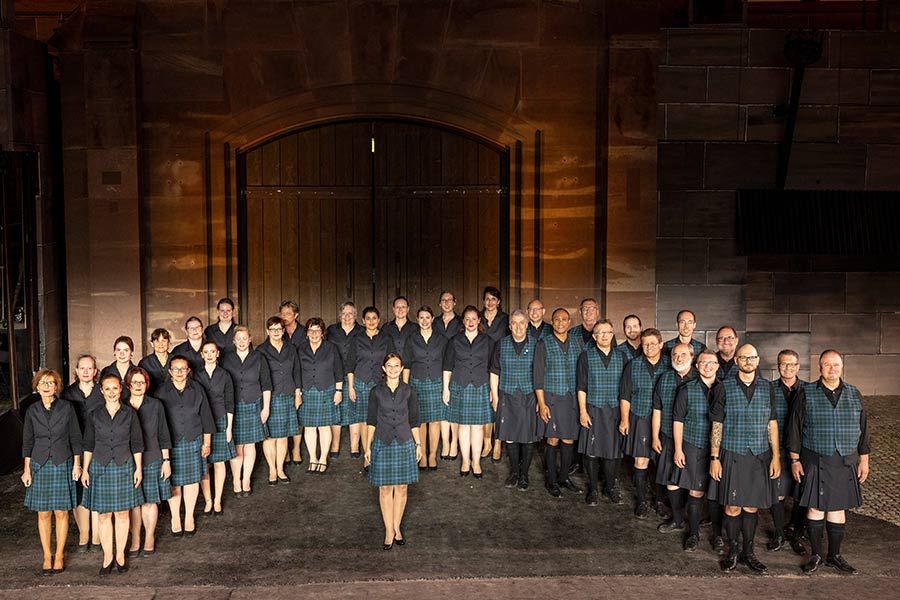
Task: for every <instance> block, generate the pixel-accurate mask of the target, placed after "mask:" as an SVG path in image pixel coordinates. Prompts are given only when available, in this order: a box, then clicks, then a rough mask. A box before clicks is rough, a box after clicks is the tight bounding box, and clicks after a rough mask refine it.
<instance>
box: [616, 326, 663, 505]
mask: <svg viewBox="0 0 900 600" xmlns="http://www.w3.org/2000/svg"><path fill="white" fill-rule="evenodd" d="M641 345H642V346H643V349H644V355H643V356H641V357H639V358H636V359H634V360H632V361H631V362H630V363H628V365H626V367H625V370H624V371H623V373H622V379H621V381H620V382H619V433H621V434H622V435H624V436H625V454H627V455H628V456H631V457H633V458H634V482H633V483H634V501H635V507H634V516H636V517H637V518H639V519H646V518H647V516H648V515H649V514H650V505H649V504H647V500H646V494H647V467H648V466H650V453H651V452H652V451H653V448H652V447H651V441H652V440H651V438H652V433H653V432H652V427H651V421H650V413H651V411H652V409H653V389H654V388H655V387H656V381H657V380H658V379H659V378H660V376H661V375H662V374H663V371H665V370H666V369H667V368H668V367H669V359H668V358H666V357H664V356H663V355H662V334H661V333H660V332H659V330H658V329H653V328H648V329H645V330H644V331H643V332H641Z"/></svg>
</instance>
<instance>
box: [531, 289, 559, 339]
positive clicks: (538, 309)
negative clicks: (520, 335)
mask: <svg viewBox="0 0 900 600" xmlns="http://www.w3.org/2000/svg"><path fill="white" fill-rule="evenodd" d="M546 312H547V309H546V308H544V303H543V302H541V301H540V300H538V299H537V298H535V299H534V300H532V301H531V302H529V303H528V336H529V337H533V338H535V339H537V340H539V339H541V338H542V337H544V336H545V335H550V333H551V332H552V331H553V326H551V325H550V323H547V322H546V321H544V314H545V313H546Z"/></svg>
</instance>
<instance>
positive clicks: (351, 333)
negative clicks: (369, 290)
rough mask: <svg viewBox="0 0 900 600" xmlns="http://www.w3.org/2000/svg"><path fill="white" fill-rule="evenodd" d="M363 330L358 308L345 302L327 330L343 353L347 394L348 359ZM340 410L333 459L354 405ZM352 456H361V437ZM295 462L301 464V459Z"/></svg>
mask: <svg viewBox="0 0 900 600" xmlns="http://www.w3.org/2000/svg"><path fill="white" fill-rule="evenodd" d="M362 330H363V326H362V325H360V324H359V323H357V322H356V306H355V305H354V304H353V303H352V302H344V303H343V304H341V307H340V310H339V313H338V322H337V323H332V324H331V325H329V326H328V329H326V330H325V338H326V339H327V340H328V341H329V342H331V343H332V344H334V345H336V346H337V347H338V350H340V352H341V362H342V363H343V365H344V380H343V381H344V385H343V388H342V389H343V390H344V391H345V393H346V391H347V390H349V389H350V386H349V385H348V384H347V372H346V369H347V357H348V355H349V354H350V345H351V344H352V343H353V338H354V337H355V336H356V335H357V334H359V332H361V331H362ZM339 408H340V413H341V421H340V423H339V424H338V425H332V426H331V453H330V454H329V456H330V457H331V458H337V457H338V456H339V455H340V453H341V428H342V427H349V426H350V424H351V423H352V416H353V413H352V411H353V403H352V402H341V404H340V406H339ZM297 452H298V454H297V456H298V457H299V456H300V455H299V452H300V450H299V448H298V449H297ZM350 456H351V457H353V458H358V457H359V456H360V450H359V436H357V438H356V445H355V446H354V445H353V441H352V440H351V443H350ZM295 460H297V462H299V458H297V459H295Z"/></svg>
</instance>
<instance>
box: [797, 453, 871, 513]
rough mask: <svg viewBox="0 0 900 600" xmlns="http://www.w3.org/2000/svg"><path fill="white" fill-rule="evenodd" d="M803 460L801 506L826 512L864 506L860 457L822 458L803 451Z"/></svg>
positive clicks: (854, 455) (855, 455) (837, 456)
mask: <svg viewBox="0 0 900 600" xmlns="http://www.w3.org/2000/svg"><path fill="white" fill-rule="evenodd" d="M800 461H801V463H802V464H803V473H804V475H803V481H802V482H801V483H800V495H799V496H800V499H799V502H800V506H806V507H809V508H814V509H816V510H823V511H835V510H847V509H850V508H857V507H860V506H862V486H860V484H859V479H857V476H856V467H857V465H858V464H859V455H858V454H852V455H850V456H841V455H839V454H837V453H835V454H834V455H833V456H823V455H821V454H817V453H815V452H813V451H811V450H807V449H806V448H803V449H801V451H800Z"/></svg>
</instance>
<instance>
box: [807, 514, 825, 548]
mask: <svg viewBox="0 0 900 600" xmlns="http://www.w3.org/2000/svg"><path fill="white" fill-rule="evenodd" d="M806 531H807V537H809V550H810V553H811V554H818V555H819V556H822V534H823V533H825V519H819V520H818V521H813V520H812V519H806Z"/></svg>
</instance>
